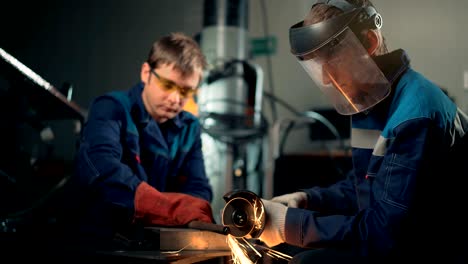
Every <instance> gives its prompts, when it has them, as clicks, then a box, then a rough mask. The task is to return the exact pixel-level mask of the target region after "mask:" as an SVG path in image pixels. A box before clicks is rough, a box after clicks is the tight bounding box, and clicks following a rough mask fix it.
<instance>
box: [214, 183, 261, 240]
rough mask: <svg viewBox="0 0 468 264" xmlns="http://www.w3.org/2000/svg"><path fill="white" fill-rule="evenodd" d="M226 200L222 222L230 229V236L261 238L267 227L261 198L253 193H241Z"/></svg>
mask: <svg viewBox="0 0 468 264" xmlns="http://www.w3.org/2000/svg"><path fill="white" fill-rule="evenodd" d="M225 199H226V201H227V202H226V205H225V206H224V209H223V213H222V222H223V224H224V225H225V226H228V227H229V229H230V234H231V235H233V236H234V237H245V236H247V235H250V236H251V237H253V238H257V237H259V236H260V234H261V233H262V231H263V228H264V227H265V214H264V207H263V203H262V202H261V200H260V198H258V197H257V196H256V195H255V194H253V193H251V192H246V191H240V192H236V193H235V194H234V195H232V196H230V197H229V198H227V197H225Z"/></svg>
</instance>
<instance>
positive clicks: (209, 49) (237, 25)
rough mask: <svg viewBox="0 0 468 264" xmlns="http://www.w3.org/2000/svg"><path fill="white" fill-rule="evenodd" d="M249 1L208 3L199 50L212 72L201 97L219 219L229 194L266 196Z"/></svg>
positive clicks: (207, 159)
mask: <svg viewBox="0 0 468 264" xmlns="http://www.w3.org/2000/svg"><path fill="white" fill-rule="evenodd" d="M248 3H249V2H248V1H247V0H205V2H204V9H203V10H204V14H203V30H202V32H201V34H200V46H201V49H202V51H203V53H204V54H205V56H206V58H207V61H208V64H209V69H208V70H207V71H206V78H205V80H206V81H205V83H204V84H203V85H202V87H201V89H200V92H199V94H198V95H197V104H198V113H199V117H200V122H201V124H202V128H203V134H202V139H203V142H204V144H203V148H204V155H205V157H204V158H205V165H206V170H207V175H208V177H209V178H210V182H211V184H212V186H213V189H214V199H213V203H212V207H213V209H214V212H215V218H217V219H216V220H217V221H219V220H220V219H219V214H217V213H218V212H220V211H221V210H222V208H223V206H224V205H223V203H222V201H223V199H222V198H223V195H224V193H226V192H228V191H231V190H234V189H249V190H253V191H255V192H256V193H261V192H262V189H261V188H262V175H263V173H262V171H261V170H262V148H263V145H264V135H265V134H266V132H267V124H266V121H265V119H264V117H263V115H262V99H263V71H262V69H261V68H260V67H259V66H258V65H256V64H254V63H252V62H251V61H249V59H248V55H249V39H248V21H247V20H248Z"/></svg>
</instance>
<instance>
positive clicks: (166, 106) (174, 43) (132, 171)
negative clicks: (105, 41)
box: [70, 33, 214, 249]
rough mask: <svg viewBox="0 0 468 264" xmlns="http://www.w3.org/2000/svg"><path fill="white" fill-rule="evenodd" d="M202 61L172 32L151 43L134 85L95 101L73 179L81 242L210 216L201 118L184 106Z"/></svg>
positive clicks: (121, 238)
mask: <svg viewBox="0 0 468 264" xmlns="http://www.w3.org/2000/svg"><path fill="white" fill-rule="evenodd" d="M205 67H206V61H205V57H204V55H203V54H202V52H201V50H200V48H199V46H198V44H197V43H196V42H195V41H194V40H193V39H192V38H190V37H188V36H186V35H184V34H182V33H173V34H170V35H168V36H164V37H163V38H161V39H159V40H158V41H156V42H155V43H154V44H153V46H152V48H151V50H150V52H149V55H148V58H147V60H146V62H144V63H143V65H142V67H141V72H140V81H139V82H138V83H137V84H136V85H135V86H134V87H132V88H130V89H129V90H127V91H114V92H111V93H108V94H105V95H102V96H99V97H97V98H96V99H95V100H94V101H93V103H92V105H91V107H90V111H89V115H88V119H87V123H86V126H85V127H84V129H83V134H82V138H81V142H80V148H79V152H78V154H77V160H76V162H77V163H76V164H77V166H76V173H75V175H74V177H73V178H72V180H71V182H70V186H71V188H70V189H71V191H70V197H72V198H73V200H74V201H73V202H74V203H73V204H72V205H77V206H75V207H72V206H70V207H71V208H72V209H73V210H70V211H73V212H72V214H71V215H72V216H71V217H70V218H74V220H76V221H75V222H76V225H75V226H74V229H75V230H76V231H77V232H76V234H75V235H76V237H73V238H78V239H81V240H82V241H80V242H82V243H80V244H81V245H86V246H96V247H95V248H108V247H109V246H110V247H111V248H113V249H116V248H117V249H118V248H119V247H123V245H124V244H125V243H126V244H127V246H128V241H133V240H134V239H135V240H138V237H135V236H134V235H135V234H138V231H139V230H141V229H140V227H143V226H155V225H157V226H172V227H183V226H186V225H187V224H188V223H189V222H191V221H194V220H198V221H204V222H209V223H212V222H213V221H214V220H213V216H212V211H211V207H210V202H211V199H212V190H211V186H210V184H209V181H208V178H207V176H206V174H205V167H204V161H203V156H202V144H201V138H200V125H199V122H198V119H197V118H196V117H195V116H194V115H192V114H190V113H189V112H186V111H183V107H184V105H185V104H186V102H187V101H188V100H189V98H190V97H191V96H193V94H194V93H196V91H197V89H198V86H199V84H200V82H201V79H202V72H203V70H204V69H205ZM116 238H117V239H116ZM123 242H125V243H123Z"/></svg>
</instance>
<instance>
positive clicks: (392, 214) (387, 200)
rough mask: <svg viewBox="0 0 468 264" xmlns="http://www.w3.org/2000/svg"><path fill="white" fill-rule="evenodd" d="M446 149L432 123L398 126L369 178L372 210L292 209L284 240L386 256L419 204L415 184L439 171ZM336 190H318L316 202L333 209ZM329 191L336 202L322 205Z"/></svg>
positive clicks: (309, 245)
mask: <svg viewBox="0 0 468 264" xmlns="http://www.w3.org/2000/svg"><path fill="white" fill-rule="evenodd" d="M446 146H447V144H446V140H445V137H444V133H443V132H442V131H441V129H440V127H437V126H435V125H434V124H432V123H431V121H430V120H428V119H424V118H422V119H416V120H412V121H406V122H405V123H403V124H400V125H399V126H398V127H396V129H395V130H394V135H393V138H391V139H390V140H389V141H388V144H387V150H386V152H385V154H384V156H383V160H382V164H381V166H380V167H379V168H378V169H377V170H376V174H375V177H374V178H373V179H371V180H372V183H371V188H370V195H369V197H371V198H370V199H371V203H370V205H369V207H367V208H366V209H362V210H361V211H359V212H357V213H355V214H352V215H350V214H334V215H323V214H321V213H320V212H318V211H310V210H304V209H298V208H289V209H288V212H287V215H286V225H285V227H286V228H285V239H286V242H288V243H290V244H293V245H297V246H301V247H316V246H323V245H328V244H334V245H341V244H347V245H350V246H353V247H357V248H359V250H360V251H361V253H362V254H364V255H368V254H373V253H388V252H389V251H390V250H391V248H392V247H393V246H394V241H395V237H396V235H397V234H402V233H405V232H404V231H403V230H402V228H404V226H405V225H404V222H405V221H406V220H408V210H409V209H410V208H411V207H413V206H415V205H416V202H417V201H416V200H417V199H415V196H414V195H415V191H416V182H417V181H418V185H420V184H424V182H420V181H421V176H422V178H423V179H424V180H426V178H430V174H431V173H433V171H434V172H435V171H437V168H436V167H435V166H440V165H437V164H440V161H442V160H443V157H444V156H446V154H447V148H446ZM372 158H375V157H372ZM437 160H439V162H437ZM336 187H337V186H336V185H335V186H332V187H331V188H328V189H318V190H317V193H318V194H321V196H319V195H317V197H320V198H317V199H319V200H320V201H322V205H323V206H325V205H326V206H333V204H335V202H336V201H339V199H336V197H337V196H336V194H338V193H339V192H335V191H334V188H336ZM418 187H420V186H418ZM330 193H332V194H335V195H331V196H332V197H334V199H332V200H333V201H334V202H333V203H331V205H330V203H329V202H326V203H323V201H324V198H323V197H324V194H327V195H329V194H330ZM429 195H430V194H429ZM419 198H420V197H419ZM419 198H418V200H419ZM314 199H315V198H314ZM325 200H327V201H330V200H331V199H330V198H327V199H325ZM426 206H427V205H426ZM426 231H427V230H426ZM426 233H427V232H426ZM405 235H406V233H405Z"/></svg>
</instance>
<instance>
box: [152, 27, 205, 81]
mask: <svg viewBox="0 0 468 264" xmlns="http://www.w3.org/2000/svg"><path fill="white" fill-rule="evenodd" d="M147 63H148V64H149V65H150V67H151V68H158V67H159V66H160V65H164V64H173V65H174V68H175V69H177V70H179V71H180V73H181V75H182V76H184V77H185V76H189V75H191V74H193V73H194V72H196V71H200V72H201V71H203V70H204V69H206V67H207V65H208V64H207V62H206V58H205V56H204V54H203V52H202V51H201V49H200V46H199V45H198V43H197V42H196V41H195V40H194V39H193V38H192V37H190V36H188V35H186V34H184V33H181V32H173V33H170V34H169V35H166V36H164V37H162V38H160V39H159V40H157V41H156V42H154V43H153V45H152V47H151V50H150V52H149V54H148V59H147Z"/></svg>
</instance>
